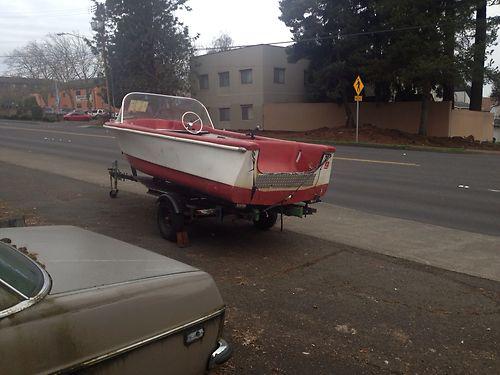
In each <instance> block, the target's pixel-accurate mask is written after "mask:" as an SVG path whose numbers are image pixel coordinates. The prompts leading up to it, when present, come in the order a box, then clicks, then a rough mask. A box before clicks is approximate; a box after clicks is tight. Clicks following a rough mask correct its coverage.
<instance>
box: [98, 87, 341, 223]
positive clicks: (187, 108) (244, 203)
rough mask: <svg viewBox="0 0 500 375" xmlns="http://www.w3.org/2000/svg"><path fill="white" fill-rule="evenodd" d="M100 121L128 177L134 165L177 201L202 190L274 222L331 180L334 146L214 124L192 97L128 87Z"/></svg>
mask: <svg viewBox="0 0 500 375" xmlns="http://www.w3.org/2000/svg"><path fill="white" fill-rule="evenodd" d="M105 127H106V128H107V129H109V130H111V131H113V133H114V135H115V137H116V139H117V141H118V143H119V146H120V148H121V150H122V152H123V154H124V155H125V157H126V158H127V160H128V162H129V163H130V166H131V167H132V170H133V175H132V178H129V179H135V180H137V173H136V171H140V172H142V173H144V174H146V175H148V176H151V177H152V178H153V179H154V181H155V182H154V183H153V185H155V186H157V185H158V183H160V185H161V186H162V189H160V190H159V191H163V192H165V193H168V191H170V190H172V189H171V187H173V186H175V189H174V190H175V194H177V195H179V194H180V195H183V192H184V195H185V197H184V199H183V200H184V201H185V200H186V199H185V198H187V197H188V196H191V197H192V196H198V197H205V198H206V199H208V200H211V201H213V202H218V204H221V205H223V206H226V208H227V207H233V208H235V209H239V210H243V211H245V212H253V213H254V214H255V215H257V216H262V215H263V216H264V217H268V216H272V217H274V221H276V212H281V213H284V214H288V213H290V212H293V214H294V215H295V216H304V215H305V214H307V213H312V212H313V210H310V209H308V206H309V204H312V203H315V202H318V201H319V199H320V197H321V196H323V195H324V194H325V193H326V191H327V188H328V184H329V182H330V175H331V170H332V157H333V155H334V152H335V148H334V147H332V146H325V145H317V144H308V143H302V142H293V141H285V140H280V139H274V138H268V137H262V136H259V135H258V133H257V131H249V132H248V133H246V134H245V133H239V132H234V131H227V130H221V129H216V128H215V127H214V125H213V123H212V120H211V118H210V114H209V112H208V110H207V109H206V107H205V106H204V105H203V104H202V103H201V102H199V101H198V100H195V99H193V98H186V97H176V96H168V95H160V94H151V93H141V92H133V93H129V94H127V95H126V96H125V97H124V99H123V102H122V107H121V111H120V114H119V116H118V118H117V120H116V121H115V122H111V123H107V124H106V125H105ZM110 175H111V177H112V178H115V182H116V180H117V179H119V178H122V179H123V178H128V177H127V176H126V175H124V174H123V173H121V172H119V171H118V169H117V167H116V168H115V169H110ZM140 182H142V183H144V184H145V185H147V186H148V185H151V183H145V181H144V179H142V181H140ZM113 190H116V191H117V188H115V189H112V192H111V194H112V195H113ZM153 190H154V189H153ZM157 192H158V190H157ZM301 207H302V208H301ZM254 221H255V217H254ZM257 221H258V220H257ZM271 221H272V220H271ZM273 224H274V222H273Z"/></svg>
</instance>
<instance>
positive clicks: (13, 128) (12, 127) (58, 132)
mask: <svg viewBox="0 0 500 375" xmlns="http://www.w3.org/2000/svg"><path fill="white" fill-rule="evenodd" d="M0 129H9V130H24V131H27V132H42V133H55V134H66V135H76V136H82V137H90V138H111V139H113V138H115V137H112V136H110V135H98V134H85V133H73V132H65V131H59V130H48V129H27V128H21V127H15V126H0Z"/></svg>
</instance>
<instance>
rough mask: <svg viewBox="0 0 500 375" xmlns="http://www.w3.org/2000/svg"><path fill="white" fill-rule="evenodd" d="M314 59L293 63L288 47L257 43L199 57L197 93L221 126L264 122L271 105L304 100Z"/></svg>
mask: <svg viewBox="0 0 500 375" xmlns="http://www.w3.org/2000/svg"><path fill="white" fill-rule="evenodd" d="M307 66H308V61H306V60H300V61H298V62H297V63H294V64H292V63H289V62H288V61H287V54H286V49H285V48H284V47H276V46H271V45H257V46H251V47H244V48H239V49H234V50H230V51H224V52H218V53H212V54H207V55H202V56H197V57H196V59H195V73H196V74H195V82H194V84H193V97H195V98H196V99H198V100H200V101H201V102H202V103H203V104H205V106H207V108H208V110H209V112H210V116H211V117H212V121H213V122H214V125H215V126H216V127H217V128H220V129H222V128H224V129H250V128H254V127H255V126H256V125H261V126H262V125H263V124H264V118H263V113H264V111H263V107H264V104H266V103H297V102H303V101H304V94H305V90H304V72H305V70H306V69H307Z"/></svg>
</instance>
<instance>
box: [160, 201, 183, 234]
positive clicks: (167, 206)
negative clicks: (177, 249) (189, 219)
mask: <svg viewBox="0 0 500 375" xmlns="http://www.w3.org/2000/svg"><path fill="white" fill-rule="evenodd" d="M156 219H157V223H158V229H159V230H160V234H161V236H162V237H163V238H165V239H166V240H169V241H172V242H176V241H177V233H178V232H181V231H182V230H183V228H184V215H183V213H182V212H181V213H177V212H175V209H174V206H173V204H172V202H170V201H169V200H168V199H165V200H162V201H160V202H159V205H158V212H157V216H156Z"/></svg>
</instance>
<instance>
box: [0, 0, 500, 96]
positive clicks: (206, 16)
mask: <svg viewBox="0 0 500 375" xmlns="http://www.w3.org/2000/svg"><path fill="white" fill-rule="evenodd" d="M91 4H92V3H91V1H90V0H79V1H68V0H15V1H13V0H0V56H3V55H5V54H7V53H8V52H10V51H12V50H13V49H15V48H19V47H21V46H23V45H24V44H26V43H27V42H29V41H32V40H39V39H43V37H44V36H45V35H47V34H49V33H60V32H70V33H78V34H81V35H86V36H91V29H90V19H91V17H92V16H91ZM188 5H189V6H190V7H191V8H192V11H191V12H182V13H181V14H180V15H179V17H180V18H181V20H182V21H183V22H184V23H185V24H186V25H187V26H188V27H189V30H190V32H191V34H192V35H193V36H194V35H196V34H199V38H198V40H197V41H196V45H197V46H199V47H206V46H210V44H211V42H212V40H213V39H215V38H216V37H217V36H219V35H220V34H221V33H227V34H229V35H230V36H231V38H232V39H233V41H234V44H235V45H244V44H258V43H272V42H281V41H287V40H290V39H291V34H290V32H289V30H288V29H287V27H286V26H285V25H284V24H283V22H281V21H280V20H279V19H278V17H279V15H280V10H279V0H253V1H248V0H188ZM488 12H489V15H490V16H492V15H500V6H494V7H490V9H489V10H488ZM493 60H494V63H495V65H496V66H499V65H500V46H497V47H496V48H495V51H494V53H493ZM2 73H5V65H3V64H2V59H1V58H0V75H1V74H2ZM489 90H490V88H489V87H488V88H487V89H486V91H485V92H484V94H485V96H486V95H489Z"/></svg>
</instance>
